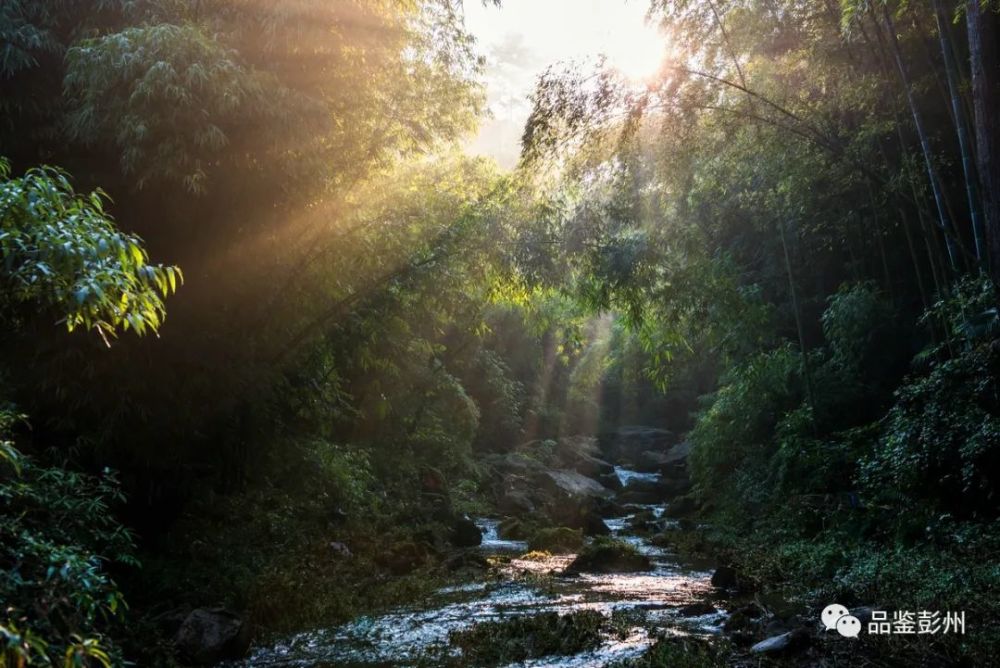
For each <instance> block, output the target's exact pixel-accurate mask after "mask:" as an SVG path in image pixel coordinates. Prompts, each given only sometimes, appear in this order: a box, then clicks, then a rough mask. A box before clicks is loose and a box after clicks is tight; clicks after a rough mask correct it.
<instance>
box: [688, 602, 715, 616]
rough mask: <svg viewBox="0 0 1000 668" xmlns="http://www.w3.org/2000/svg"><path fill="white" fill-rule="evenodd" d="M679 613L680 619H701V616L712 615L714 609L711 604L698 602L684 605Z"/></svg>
mask: <svg viewBox="0 0 1000 668" xmlns="http://www.w3.org/2000/svg"><path fill="white" fill-rule="evenodd" d="M679 612H680V614H681V616H682V617H701V616H702V615H714V614H715V613H716V609H715V606H714V605H712V604H711V603H707V602H705V601H699V602H698V603H691V604H690V605H685V606H684V607H683V608H681V609H680V611H679Z"/></svg>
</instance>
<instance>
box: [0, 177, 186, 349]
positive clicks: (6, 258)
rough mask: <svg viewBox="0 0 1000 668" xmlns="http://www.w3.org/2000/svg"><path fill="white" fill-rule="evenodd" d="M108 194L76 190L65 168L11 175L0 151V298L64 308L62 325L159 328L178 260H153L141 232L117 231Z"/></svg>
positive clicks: (104, 331) (105, 329) (109, 330)
mask: <svg viewBox="0 0 1000 668" xmlns="http://www.w3.org/2000/svg"><path fill="white" fill-rule="evenodd" d="M104 199H105V195H104V194H103V193H102V192H100V191H96V192H94V193H91V194H90V195H89V196H86V197H83V196H79V195H77V194H76V193H75V192H74V191H73V188H72V186H71V185H70V183H69V179H68V177H67V175H66V174H65V173H63V172H61V171H59V170H57V169H53V168H50V167H41V168H37V169H32V170H29V171H28V172H27V173H26V174H25V175H24V176H23V177H20V178H12V177H11V176H10V165H9V163H7V162H6V161H4V160H2V159H0V256H2V257H0V259H2V262H3V268H2V273H0V279H2V282H3V284H4V286H5V287H6V294H5V297H4V300H3V301H4V302H7V303H11V302H12V303H14V304H20V303H26V302H32V303H35V304H39V305H42V306H44V307H46V308H50V309H52V310H53V311H55V312H56V313H57V314H59V315H61V316H62V320H63V322H65V323H66V327H67V328H68V329H69V330H70V331H73V330H74V329H76V328H77V327H82V328H84V329H87V330H91V329H93V330H96V331H97V332H98V333H99V334H100V335H101V336H102V337H104V338H105V339H107V337H108V336H114V335H115V332H116V331H117V330H118V329H124V330H126V331H127V330H129V329H131V330H133V331H135V332H136V333H137V334H144V333H146V332H147V331H154V332H155V331H156V330H157V329H158V328H159V326H160V324H161V323H162V321H163V318H164V316H165V315H166V309H165V307H164V303H163V298H164V297H166V296H167V295H169V294H170V293H172V292H173V291H175V290H176V289H177V285H178V283H179V282H180V281H182V280H183V277H182V274H181V272H180V270H179V269H178V268H176V267H171V266H163V265H151V264H149V263H148V259H149V258H148V256H147V254H146V251H145V249H144V248H143V247H142V245H141V242H140V240H139V239H138V238H137V237H135V236H132V235H127V234H123V233H121V232H119V231H118V229H117V228H116V227H115V225H114V223H113V222H112V220H111V219H110V218H109V217H108V215H107V214H106V213H105V211H104Z"/></svg>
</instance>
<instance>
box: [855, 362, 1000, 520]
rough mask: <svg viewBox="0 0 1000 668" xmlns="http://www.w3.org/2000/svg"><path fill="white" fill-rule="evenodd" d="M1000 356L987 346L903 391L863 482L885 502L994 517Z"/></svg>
mask: <svg viewBox="0 0 1000 668" xmlns="http://www.w3.org/2000/svg"><path fill="white" fill-rule="evenodd" d="M998 374H1000V355H998V353H997V351H996V350H995V348H994V346H992V345H988V344H987V345H981V346H977V347H975V348H972V349H970V350H966V351H964V352H962V353H960V354H959V355H957V356H956V357H955V358H953V359H949V360H947V361H944V362H941V363H939V364H936V365H935V366H934V367H933V368H932V369H931V371H930V373H929V374H927V375H926V376H922V377H915V378H911V379H910V380H908V381H907V382H906V383H905V384H904V385H903V386H902V387H900V388H899V390H898V392H897V398H896V404H895V406H893V407H892V409H891V410H890V411H889V415H888V416H887V418H886V421H885V429H884V432H883V436H882V438H881V440H880V442H879V446H878V448H877V449H876V450H875V452H873V453H872V454H871V455H870V456H869V457H866V458H865V460H864V461H863V462H862V465H861V482H862V484H863V486H864V488H865V490H866V491H867V492H868V494H869V495H870V496H871V497H872V498H873V499H875V500H877V501H878V502H880V503H884V502H888V503H891V504H893V505H900V506H907V507H909V506H910V505H911V502H912V501H921V502H924V503H929V504H930V507H932V508H935V509H938V510H940V511H948V512H954V513H956V514H958V515H963V516H969V515H975V514H977V513H982V512H986V513H989V514H991V515H995V513H996V509H997V503H996V502H997V498H998V494H1000V400H998V396H1000V386H998V383H997V378H998V377H1000V376H998Z"/></svg>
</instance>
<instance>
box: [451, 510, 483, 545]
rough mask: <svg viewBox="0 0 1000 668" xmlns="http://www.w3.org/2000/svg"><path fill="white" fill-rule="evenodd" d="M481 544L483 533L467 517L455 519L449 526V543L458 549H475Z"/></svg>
mask: <svg viewBox="0 0 1000 668" xmlns="http://www.w3.org/2000/svg"><path fill="white" fill-rule="evenodd" d="M482 542H483V532H482V531H480V530H479V527H477V526H476V523H475V522H473V521H472V520H470V519H469V518H468V517H457V518H455V520H454V521H453V523H452V525H451V543H452V544H453V545H456V546H458V547H476V546H477V545H479V544H480V543H482Z"/></svg>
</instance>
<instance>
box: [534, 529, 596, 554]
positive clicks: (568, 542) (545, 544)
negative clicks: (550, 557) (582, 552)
mask: <svg viewBox="0 0 1000 668" xmlns="http://www.w3.org/2000/svg"><path fill="white" fill-rule="evenodd" d="M582 546H583V532H582V531H580V530H579V529H570V528H569V527H555V528H552V529H540V530H538V531H537V532H535V534H534V535H533V536H532V537H531V539H530V540H529V541H528V549H530V550H538V551H543V552H552V553H553V554H566V553H569V552H577V551H578V550H579V549H580V547H582Z"/></svg>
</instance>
